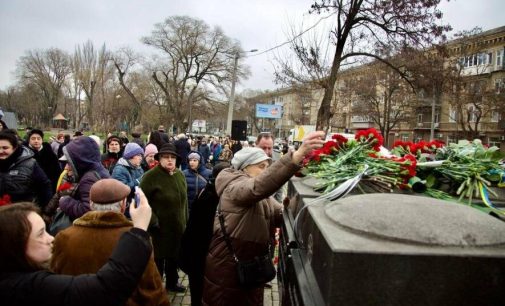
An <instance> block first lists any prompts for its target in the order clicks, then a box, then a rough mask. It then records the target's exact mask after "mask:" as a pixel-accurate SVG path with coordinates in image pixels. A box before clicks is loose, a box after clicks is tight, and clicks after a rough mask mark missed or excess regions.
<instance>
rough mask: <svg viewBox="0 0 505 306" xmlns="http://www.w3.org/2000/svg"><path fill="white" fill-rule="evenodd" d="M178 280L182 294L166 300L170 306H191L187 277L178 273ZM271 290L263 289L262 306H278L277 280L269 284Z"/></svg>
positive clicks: (171, 296) (170, 295)
mask: <svg viewBox="0 0 505 306" xmlns="http://www.w3.org/2000/svg"><path fill="white" fill-rule="evenodd" d="M179 280H180V281H181V283H182V284H183V285H184V286H186V288H188V289H186V292H184V293H172V292H169V293H168V299H169V300H170V305H172V306H190V305H191V292H190V291H189V281H188V276H187V275H186V274H184V272H182V271H179ZM270 284H271V285H272V288H265V292H264V295H263V296H264V298H263V305H264V306H279V290H278V286H277V278H275V279H274V280H272V281H271V282H270Z"/></svg>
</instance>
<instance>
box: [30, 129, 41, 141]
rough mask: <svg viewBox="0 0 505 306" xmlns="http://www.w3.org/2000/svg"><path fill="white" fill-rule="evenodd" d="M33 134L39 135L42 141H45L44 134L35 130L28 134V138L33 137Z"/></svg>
mask: <svg viewBox="0 0 505 306" xmlns="http://www.w3.org/2000/svg"><path fill="white" fill-rule="evenodd" d="M33 134H37V135H39V136H40V137H41V138H42V139H44V132H42V130H39V129H33V130H31V131H30V132H29V133H28V138H30V137H32V135H33Z"/></svg>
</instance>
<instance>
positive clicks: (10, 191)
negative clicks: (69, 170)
mask: <svg viewBox="0 0 505 306" xmlns="http://www.w3.org/2000/svg"><path fill="white" fill-rule="evenodd" d="M4 195H9V196H10V198H11V202H12V203H15V202H25V201H28V202H32V201H34V200H35V201H36V202H37V204H38V205H39V206H40V207H41V208H44V207H45V206H46V204H47V203H48V202H49V200H50V199H51V197H52V196H53V190H52V189H51V181H50V180H49V179H48V178H47V176H46V174H45V173H44V171H43V170H42V168H41V167H40V166H39V165H38V163H37V161H36V160H35V159H34V158H33V152H32V151H31V150H30V149H28V148H26V147H24V146H21V145H20V146H18V147H17V148H16V150H15V151H14V152H13V153H12V155H11V156H9V157H8V158H7V159H4V160H0V197H3V196H4Z"/></svg>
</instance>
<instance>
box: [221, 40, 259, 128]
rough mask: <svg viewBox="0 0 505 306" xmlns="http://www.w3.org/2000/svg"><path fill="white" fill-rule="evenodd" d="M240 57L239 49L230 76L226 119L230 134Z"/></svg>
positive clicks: (250, 51) (254, 50) (253, 50)
mask: <svg viewBox="0 0 505 306" xmlns="http://www.w3.org/2000/svg"><path fill="white" fill-rule="evenodd" d="M256 51H258V49H252V50H249V51H244V52H243V53H248V52H249V53H252V52H256ZM239 58H240V51H237V53H235V56H234V59H233V74H232V76H231V78H232V79H231V92H230V101H229V102H228V119H227V120H226V134H227V135H230V136H231V121H232V120H233V106H234V103H235V83H236V81H237V65H238V59H239Z"/></svg>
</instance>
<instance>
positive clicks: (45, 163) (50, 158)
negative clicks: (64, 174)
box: [29, 142, 61, 192]
mask: <svg viewBox="0 0 505 306" xmlns="http://www.w3.org/2000/svg"><path fill="white" fill-rule="evenodd" d="M29 148H30V149H31V150H32V151H33V158H35V160H36V161H37V163H38V164H39V166H40V167H41V168H42V170H44V173H45V174H46V176H47V178H48V179H49V180H50V181H51V187H52V189H51V190H52V191H53V192H55V191H56V184H57V183H58V178H59V177H60V174H61V168H60V163H59V161H58V157H57V156H56V155H55V154H54V152H53V150H52V149H51V145H50V144H49V143H47V142H43V143H42V148H41V149H40V150H38V151H37V150H35V149H33V148H31V147H29Z"/></svg>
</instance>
